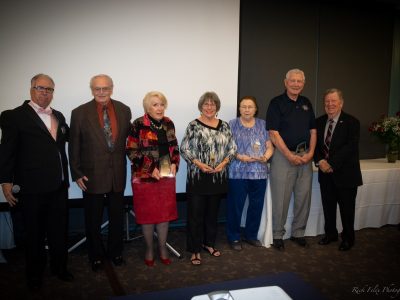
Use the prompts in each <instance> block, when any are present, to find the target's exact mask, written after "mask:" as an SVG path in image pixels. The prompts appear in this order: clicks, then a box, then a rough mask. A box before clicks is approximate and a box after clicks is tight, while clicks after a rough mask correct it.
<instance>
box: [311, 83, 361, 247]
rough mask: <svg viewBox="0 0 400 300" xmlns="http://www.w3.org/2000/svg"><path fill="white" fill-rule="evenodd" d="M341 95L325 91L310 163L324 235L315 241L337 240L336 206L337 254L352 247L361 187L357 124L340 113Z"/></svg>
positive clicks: (354, 119)
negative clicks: (317, 187)
mask: <svg viewBox="0 0 400 300" xmlns="http://www.w3.org/2000/svg"><path fill="white" fill-rule="evenodd" d="M343 101H344V100H343V94H342V92H341V91H340V90H339V89H328V90H327V91H326V92H325V94H324V105H325V112H326V114H325V115H323V116H321V117H319V118H317V120H316V123H317V124H316V125H317V147H316V149H315V153H314V162H315V164H316V165H317V166H318V168H319V170H318V181H319V183H320V187H321V198H322V206H323V210H324V217H325V235H324V237H323V238H322V239H321V240H320V241H319V244H320V245H327V244H329V243H330V242H333V241H337V240H338V231H337V228H336V211H337V204H339V209H340V217H341V220H342V226H343V231H342V234H341V238H342V242H341V243H340V246H339V250H340V251H347V250H350V249H351V247H352V246H353V245H354V215H355V203H356V196H357V189H358V186H360V185H362V176H361V169H360V161H359V150H358V143H359V138H360V122H359V121H358V120H357V119H356V118H354V117H353V116H351V115H349V114H347V113H345V112H344V111H342V108H343Z"/></svg>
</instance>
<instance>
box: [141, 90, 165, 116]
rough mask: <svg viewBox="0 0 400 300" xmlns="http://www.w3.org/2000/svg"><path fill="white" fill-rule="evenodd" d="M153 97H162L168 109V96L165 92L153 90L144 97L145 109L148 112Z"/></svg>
mask: <svg viewBox="0 0 400 300" xmlns="http://www.w3.org/2000/svg"><path fill="white" fill-rule="evenodd" d="M152 97H157V98H158V99H160V100H161V102H162V103H163V104H164V106H165V109H167V106H168V101H167V98H166V97H165V96H164V94H163V93H161V92H159V91H151V92H148V93H147V94H146V95H145V96H144V98H143V109H144V111H145V112H146V113H147V112H148V110H149V107H150V105H151V102H150V99H151V98H152Z"/></svg>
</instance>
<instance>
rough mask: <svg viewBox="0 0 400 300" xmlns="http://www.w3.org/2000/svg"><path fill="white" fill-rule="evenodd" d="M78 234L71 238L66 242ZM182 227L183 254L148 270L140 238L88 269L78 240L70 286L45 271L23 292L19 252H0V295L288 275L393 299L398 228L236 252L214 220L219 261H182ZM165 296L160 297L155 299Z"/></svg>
mask: <svg viewBox="0 0 400 300" xmlns="http://www.w3.org/2000/svg"><path fill="white" fill-rule="evenodd" d="M79 238H80V237H72V238H71V239H72V240H73V241H71V244H72V243H73V242H75V241H77V240H79ZM185 238H186V232H185V229H184V228H174V229H171V231H170V235H169V242H170V244H171V245H173V246H174V247H175V248H176V249H177V250H178V251H179V252H181V253H182V254H183V255H184V256H185V257H183V258H182V259H178V258H176V257H173V256H172V255H171V257H172V259H173V263H172V265H170V266H165V265H163V264H161V263H160V262H159V261H156V266H155V267H153V268H149V267H147V266H145V264H144V263H143V253H144V247H143V240H142V239H136V240H134V241H132V242H129V243H126V244H125V251H124V257H125V259H126V261H127V265H125V266H122V267H113V266H112V265H110V264H108V265H107V266H106V270H105V271H103V272H101V273H98V274H97V273H93V272H92V271H91V269H90V266H89V264H88V261H87V256H86V249H85V244H83V245H81V246H80V247H78V248H77V249H75V250H74V251H73V252H72V253H71V254H70V257H69V270H70V271H71V272H72V273H73V274H74V276H75V281H74V282H73V283H65V282H60V281H59V280H57V279H56V278H54V277H52V276H50V275H49V274H48V273H47V274H46V277H45V281H44V286H43V288H42V290H41V291H40V292H36V293H34V294H32V293H29V292H28V290H27V288H26V286H25V281H24V261H23V251H22V250H21V249H18V248H17V249H13V250H3V254H4V256H5V257H6V259H7V260H8V263H7V264H0V278H1V279H0V295H1V296H0V297H1V299H7V300H8V299H70V300H77V299H99V300H101V299H109V298H110V297H112V296H119V295H120V296H122V295H130V294H138V293H144V292H149V291H159V290H166V289H175V288H181V287H186V286H193V285H201V284H207V283H214V282H221V281H227V280H235V279H243V278H251V277H257V276H264V275H268V274H277V273H281V272H291V273H294V274H296V275H297V276H299V277H300V278H301V279H302V280H303V281H305V282H306V283H308V284H310V285H311V286H312V287H314V288H315V289H316V290H318V291H319V292H320V293H321V294H322V295H323V296H325V297H326V298H327V299H340V300H342V299H400V259H399V254H400V230H399V227H398V226H390V225H388V226H384V227H382V228H378V229H362V230H359V231H357V232H356V245H355V246H354V248H353V249H351V250H350V251H348V252H339V251H338V250H337V247H338V243H333V244H330V245H327V246H320V245H318V240H319V239H320V237H307V240H308V242H309V244H310V248H308V249H303V248H300V247H299V246H297V245H296V244H294V243H293V242H291V241H289V240H287V241H285V247H286V251H284V252H278V251H276V250H275V249H273V248H254V247H252V246H250V245H247V244H243V245H244V250H243V251H241V252H236V251H234V250H231V249H230V247H229V245H228V244H227V240H226V237H225V234H224V224H220V227H219V236H218V243H217V246H218V248H219V249H220V250H221V252H222V256H221V257H219V258H215V257H211V256H210V255H208V254H207V253H205V252H203V254H202V258H203V264H202V265H201V266H198V267H195V266H192V265H190V262H189V255H188V253H186V252H185V251H184V249H185ZM160 300H167V299H160Z"/></svg>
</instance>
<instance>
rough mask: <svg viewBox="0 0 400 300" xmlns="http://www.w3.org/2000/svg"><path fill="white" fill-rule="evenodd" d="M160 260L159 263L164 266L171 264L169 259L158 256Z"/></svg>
mask: <svg viewBox="0 0 400 300" xmlns="http://www.w3.org/2000/svg"><path fill="white" fill-rule="evenodd" d="M160 260H161V262H162V263H163V264H164V265H167V266H168V265H170V264H172V261H171V260H170V259H169V258H162V257H161V256H160Z"/></svg>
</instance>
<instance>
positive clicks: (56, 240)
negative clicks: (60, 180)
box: [18, 185, 68, 280]
mask: <svg viewBox="0 0 400 300" xmlns="http://www.w3.org/2000/svg"><path fill="white" fill-rule="evenodd" d="M18 198H19V204H20V205H21V210H22V216H23V222H24V230H25V233H26V234H25V250H26V254H25V255H26V275H27V279H28V280H32V279H34V280H36V279H38V280H40V279H41V278H42V276H43V272H44V270H45V267H46V261H47V253H46V249H45V243H46V238H47V243H48V247H49V259H50V268H51V272H52V273H53V274H60V273H62V272H64V271H65V270H66V266H67V257H68V245H67V231H68V203H67V201H68V190H67V187H66V186H65V185H63V186H62V187H60V188H59V189H58V190H56V191H54V192H49V193H38V194H21V195H20V196H19V197H18Z"/></svg>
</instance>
